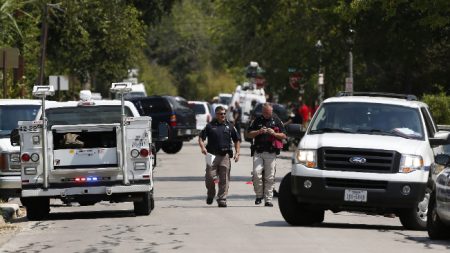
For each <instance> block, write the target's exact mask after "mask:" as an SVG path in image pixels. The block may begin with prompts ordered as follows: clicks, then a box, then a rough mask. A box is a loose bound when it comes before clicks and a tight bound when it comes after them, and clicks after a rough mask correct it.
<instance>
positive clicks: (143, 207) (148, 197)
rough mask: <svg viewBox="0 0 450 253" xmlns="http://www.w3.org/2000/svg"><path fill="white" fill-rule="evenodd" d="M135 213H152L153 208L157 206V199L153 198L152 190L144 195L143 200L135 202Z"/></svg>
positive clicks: (139, 214)
mask: <svg viewBox="0 0 450 253" xmlns="http://www.w3.org/2000/svg"><path fill="white" fill-rule="evenodd" d="M133 205H134V214H136V215H138V216H143V215H150V213H151V212H152V210H153V209H154V208H155V201H154V199H153V194H152V193H151V192H146V193H144V195H143V196H142V200H141V201H135V202H133Z"/></svg>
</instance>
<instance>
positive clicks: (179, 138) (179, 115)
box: [129, 96, 199, 154]
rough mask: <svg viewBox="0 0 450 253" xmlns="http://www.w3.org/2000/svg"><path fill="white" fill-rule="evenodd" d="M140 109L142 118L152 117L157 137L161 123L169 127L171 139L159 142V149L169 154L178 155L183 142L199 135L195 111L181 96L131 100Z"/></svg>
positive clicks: (157, 144)
mask: <svg viewBox="0 0 450 253" xmlns="http://www.w3.org/2000/svg"><path fill="white" fill-rule="evenodd" d="M129 100H130V101H131V102H132V103H133V104H134V105H135V106H136V108H137V109H138V111H139V113H140V114H141V116H150V117H152V132H154V135H155V136H156V135H157V134H156V132H157V131H158V126H159V123H161V122H166V123H167V124H168V125H169V138H168V140H167V141H164V142H157V143H156V146H157V148H159V147H161V149H162V150H163V151H164V152H166V153H168V154H175V153H178V152H179V151H180V150H181V148H182V147H183V141H190V140H192V139H193V138H194V137H195V136H197V134H198V132H199V131H198V130H197V127H196V120H195V114H194V111H192V109H191V108H189V105H188V103H187V101H186V100H185V99H184V98H182V97H179V96H149V97H139V98H130V99H129Z"/></svg>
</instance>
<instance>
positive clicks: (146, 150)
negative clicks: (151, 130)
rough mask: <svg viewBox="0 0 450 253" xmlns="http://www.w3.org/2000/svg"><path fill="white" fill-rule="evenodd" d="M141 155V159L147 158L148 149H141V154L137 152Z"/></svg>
mask: <svg viewBox="0 0 450 253" xmlns="http://www.w3.org/2000/svg"><path fill="white" fill-rule="evenodd" d="M139 153H140V154H141V156H142V157H147V156H148V155H149V154H150V151H148V149H145V148H143V149H141V152H139Z"/></svg>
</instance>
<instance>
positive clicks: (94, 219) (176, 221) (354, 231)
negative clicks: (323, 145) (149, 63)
mask: <svg viewBox="0 0 450 253" xmlns="http://www.w3.org/2000/svg"><path fill="white" fill-rule="evenodd" d="M242 153H243V154H242V156H241V161H239V162H238V163H234V162H233V165H232V171H231V175H232V182H231V185H230V190H229V197H228V208H218V207H217V206H216V205H211V206H208V205H206V204H205V199H206V195H205V192H206V190H205V187H204V181H203V176H204V157H203V155H202V154H201V153H200V150H199V148H198V147H197V146H196V145H195V142H191V143H186V144H185V146H184V147H183V149H182V150H181V152H180V153H178V154H176V155H167V154H165V153H163V152H160V153H159V154H158V167H157V168H156V170H155V195H156V198H155V201H156V208H155V209H154V210H153V212H152V213H151V215H150V216H144V217H142V216H140V217H136V216H135V215H134V213H133V211H132V208H133V207H132V204H131V203H120V204H110V203H107V202H102V203H99V204H96V205H95V206H90V207H78V206H75V205H74V206H70V207H69V206H65V205H62V204H60V203H59V202H57V201H56V202H54V203H53V205H52V208H51V214H50V217H49V218H48V219H47V220H45V221H40V222H30V221H27V220H26V219H22V220H19V221H17V222H16V223H15V225H18V226H20V227H21V231H20V232H18V233H16V234H15V235H14V236H12V238H11V239H10V240H9V241H7V242H4V244H3V245H1V246H0V252H5V253H6V252H36V253H38V252H58V253H61V252H64V253H69V252H80V253H95V252H333V253H336V252H346V253H351V252H358V253H359V252H384V253H386V252H399V251H400V252H408V253H413V252H421V253H423V252H449V250H450V241H431V240H429V239H428V236H427V233H426V232H424V231H408V230H404V229H403V227H402V226H401V225H400V222H399V220H398V218H386V217H381V216H366V215H363V214H355V213H338V214H333V213H331V212H327V213H326V215H325V221H324V223H323V224H321V225H318V226H314V227H292V226H289V225H288V224H287V223H286V222H285V221H284V220H283V218H282V216H281V214H280V212H279V210H278V203H277V201H275V202H274V204H275V206H274V207H272V208H270V207H264V206H255V205H254V194H253V188H252V185H251V184H249V181H250V171H251V158H250V156H249V148H248V145H247V144H244V145H243V149H242ZM291 155H292V153H291V152H283V153H282V154H281V158H280V159H279V160H278V171H277V182H280V180H281V178H282V177H283V176H284V175H285V174H286V173H287V172H288V171H289V169H290V163H291V160H290V158H291ZM277 186H278V184H277ZM0 242H1V241H0Z"/></svg>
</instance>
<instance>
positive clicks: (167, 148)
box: [161, 141, 183, 154]
mask: <svg viewBox="0 0 450 253" xmlns="http://www.w3.org/2000/svg"><path fill="white" fill-rule="evenodd" d="M182 147H183V142H182V141H168V142H164V143H163V144H162V146H161V149H162V150H163V151H164V152H166V153H167V154H176V153H178V152H179V151H180V150H181V148H182Z"/></svg>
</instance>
